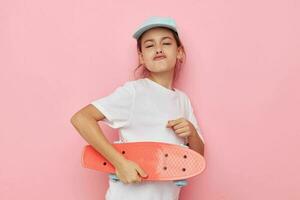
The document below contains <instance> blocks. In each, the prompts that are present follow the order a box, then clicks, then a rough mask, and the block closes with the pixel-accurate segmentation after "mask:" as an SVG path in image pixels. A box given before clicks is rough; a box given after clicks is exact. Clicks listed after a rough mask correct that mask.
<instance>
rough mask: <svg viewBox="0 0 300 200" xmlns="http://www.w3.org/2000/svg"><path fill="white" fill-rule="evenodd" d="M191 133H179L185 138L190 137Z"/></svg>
mask: <svg viewBox="0 0 300 200" xmlns="http://www.w3.org/2000/svg"><path fill="white" fill-rule="evenodd" d="M189 135H190V134H189V132H184V133H181V134H178V136H179V137H183V138H185V137H188V136H189Z"/></svg>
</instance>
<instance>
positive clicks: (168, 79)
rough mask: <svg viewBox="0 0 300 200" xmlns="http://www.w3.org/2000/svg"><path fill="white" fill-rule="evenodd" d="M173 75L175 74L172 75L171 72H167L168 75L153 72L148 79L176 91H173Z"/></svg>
mask: <svg viewBox="0 0 300 200" xmlns="http://www.w3.org/2000/svg"><path fill="white" fill-rule="evenodd" d="M173 74H174V72H173V71H172V72H171V73H170V72H166V73H153V72H151V73H150V74H149V77H148V78H149V79H151V80H152V81H155V82H156V83H158V84H160V85H162V86H164V87H166V88H168V89H170V90H174V89H173Z"/></svg>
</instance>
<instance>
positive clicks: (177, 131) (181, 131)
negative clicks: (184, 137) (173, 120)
mask: <svg viewBox="0 0 300 200" xmlns="http://www.w3.org/2000/svg"><path fill="white" fill-rule="evenodd" d="M187 131H188V128H187V127H183V128H180V129H177V130H175V133H177V134H181V133H184V132H187Z"/></svg>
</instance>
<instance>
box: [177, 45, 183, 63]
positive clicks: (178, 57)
mask: <svg viewBox="0 0 300 200" xmlns="http://www.w3.org/2000/svg"><path fill="white" fill-rule="evenodd" d="M183 57H184V53H183V48H182V46H180V47H178V48H177V56H176V58H177V59H179V60H180V61H182V60H183Z"/></svg>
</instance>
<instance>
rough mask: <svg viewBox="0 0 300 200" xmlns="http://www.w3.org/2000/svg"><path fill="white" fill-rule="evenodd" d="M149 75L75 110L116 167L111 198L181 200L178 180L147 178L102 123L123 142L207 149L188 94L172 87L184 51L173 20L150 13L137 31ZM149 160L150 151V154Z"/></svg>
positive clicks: (86, 133) (81, 126)
mask: <svg viewBox="0 0 300 200" xmlns="http://www.w3.org/2000/svg"><path fill="white" fill-rule="evenodd" d="M133 37H134V38H135V39H136V40H137V50H138V56H139V62H140V65H139V67H140V66H142V67H144V73H143V75H144V77H143V78H140V79H137V80H133V81H127V82H125V83H124V84H123V85H122V86H120V87H118V88H117V89H116V90H115V91H114V92H113V93H111V94H110V95H108V96H105V97H102V98H100V99H97V100H95V101H92V102H91V104H90V105H87V106H86V107H84V108H82V109H81V110H80V111H78V112H77V113H75V114H74V116H73V117H72V119H71V122H72V124H73V125H74V127H75V128H76V129H77V130H78V132H79V133H80V134H81V136H82V137H83V138H84V139H85V140H86V141H87V142H88V143H89V144H91V145H92V146H93V147H94V148H95V149H96V150H97V151H98V152H100V153H101V154H102V155H103V156H105V157H106V158H107V159H108V160H109V161H110V162H111V163H112V164H113V165H114V167H115V169H116V175H117V177H118V178H119V179H120V181H118V182H114V181H112V180H109V188H108V190H107V193H106V195H105V197H106V200H177V199H178V198H179V192H180V187H178V186H176V185H175V184H174V182H173V181H147V180H144V179H147V172H146V171H144V170H143V169H142V168H141V167H140V166H138V164H137V163H135V162H133V161H131V160H127V159H125V158H124V157H123V155H122V154H120V153H118V152H117V151H116V150H115V149H114V147H113V146H112V145H111V144H110V143H109V142H108V140H107V139H106V138H105V137H104V135H103V132H102V130H101V128H100V126H99V125H98V123H97V121H99V120H102V121H103V122H104V123H106V124H107V125H109V126H110V127H112V128H117V129H118V130H119V139H120V141H121V142H140V141H154V142H166V143H173V144H186V145H188V146H189V148H191V149H193V150H195V151H197V152H199V153H200V154H202V155H203V153H204V140H203V137H202V135H201V132H200V129H199V126H198V123H197V120H196V118H195V115H194V113H193V108H192V105H191V101H190V99H189V97H188V96H187V95H186V94H185V93H184V92H183V91H180V90H178V89H176V88H174V87H172V85H173V82H174V80H175V77H176V70H177V68H178V65H179V64H180V63H182V61H183V59H184V56H185V52H184V48H183V46H182V44H181V42H180V40H179V37H178V31H177V28H176V23H175V21H174V19H172V18H170V17H150V18H148V19H146V20H145V21H144V22H143V23H142V25H141V26H140V27H139V28H138V29H137V30H136V32H135V33H134V35H133ZM145 157H146V158H147V155H145Z"/></svg>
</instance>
